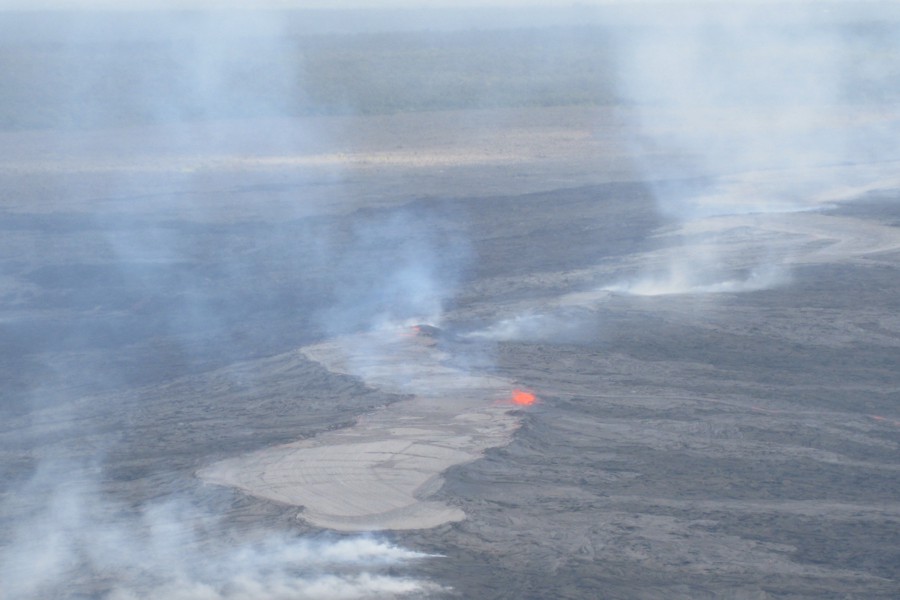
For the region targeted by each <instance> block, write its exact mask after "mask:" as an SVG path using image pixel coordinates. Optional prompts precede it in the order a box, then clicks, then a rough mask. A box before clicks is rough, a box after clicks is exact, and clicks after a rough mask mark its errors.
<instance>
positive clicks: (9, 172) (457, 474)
mask: <svg viewBox="0 0 900 600" xmlns="http://www.w3.org/2000/svg"><path fill="white" fill-rule="evenodd" d="M817 39H818V38H817ZM634 60H637V61H638V64H640V60H641V58H640V57H637V58H634ZM739 62H740V61H739ZM751 62H752V61H751ZM754 64H755V63H754ZM685 75H686V76H688V78H690V77H691V76H695V75H696V71H695V69H693V68H685ZM780 77H782V76H779V78H776V80H769V79H767V78H766V77H763V78H762V79H761V80H760V82H761V83H776V82H777V80H780ZM639 79H640V78H639ZM703 81H706V80H705V79H704V80H703ZM694 83H697V82H696V81H695V82H694ZM645 84H646V82H644V81H642V80H638V81H634V82H632V85H633V86H637V87H642V86H644V85H645ZM701 87H702V86H701ZM632 89H633V88H632ZM804 90H805V93H807V94H808V96H806V97H805V101H806V102H807V103H808V104H810V105H812V106H814V107H816V108H815V109H814V110H813V109H810V110H809V111H807V113H806V115H807V116H806V118H805V120H802V123H801V125H800V126H799V131H795V130H793V129H791V130H790V131H789V132H788V133H785V132H784V131H783V129H779V128H781V127H783V126H784V123H777V122H768V123H766V122H764V123H762V124H761V123H759V122H757V123H751V124H750V125H748V121H747V118H749V117H748V115H747V114H746V113H744V112H742V109H735V108H734V106H730V105H729V110H733V111H736V112H733V113H727V111H725V110H724V109H721V106H720V107H719V109H718V110H721V111H722V112H715V111H712V110H711V109H710V110H704V111H701V112H702V114H701V115H700V116H701V117H702V118H701V119H700V121H698V115H697V113H696V112H695V111H694V110H691V109H689V107H687V105H686V102H685V101H686V100H687V99H686V98H683V97H680V96H678V95H677V94H675V96H666V97H655V100H659V101H660V102H657V103H656V104H653V103H651V104H653V106H652V110H643V109H641V108H639V107H636V106H635V105H633V104H628V103H624V102H623V103H620V104H619V103H613V104H610V105H604V106H590V107H585V106H570V107H560V106H557V107H541V108H537V107H530V108H529V107H526V108H516V109H509V108H504V109H497V108H485V107H480V108H478V109H453V110H449V109H448V110H441V111H425V112H405V113H400V114H393V115H373V116H360V115H332V116H306V117H278V118H260V117H253V118H249V117H246V116H245V117H243V118H241V119H233V120H232V119H225V118H222V117H221V115H214V117H215V118H214V119H213V118H211V119H210V120H207V121H204V122H202V123H200V124H199V125H198V124H196V123H193V122H187V123H167V124H133V125H129V126H118V125H117V126H115V127H112V126H110V127H105V128H92V129H90V130H88V131H79V130H72V129H66V130H56V129H51V130H46V129H44V130H31V129H28V130H22V131H4V132H3V133H0V152H2V162H0V181H2V190H3V207H2V212H0V230H2V237H0V247H2V249H0V256H2V270H0V278H2V279H0V280H2V283H3V295H2V298H0V302H2V305H0V307H2V313H0V336H2V340H3V343H2V346H0V348H2V349H0V352H2V355H0V376H2V380H3V382H4V386H3V403H2V407H0V410H2V417H3V418H2V421H0V422H2V425H0V482H2V483H0V486H2V487H0V557H2V561H0V581H2V582H3V584H2V588H0V598H3V599H4V600H6V599H7V598H8V599H9V600H19V599H20V598H38V597H59V598H108V599H112V600H120V599H126V598H127V599H130V598H184V599H193V598H223V599H224V598H257V599H267V598H272V599H275V598H334V597H348V598H356V597H359V598H369V597H378V598H394V597H424V598H428V597H434V598H442V597H447V598H460V597H461V598H497V599H501V598H504V599H506V598H509V599H513V598H516V599H519V598H534V599H538V598H573V599H574V598H666V599H673V598H691V599H695V598H754V599H756V598H778V599H788V598H790V599H800V598H842V599H843V598H873V599H874V598H885V599H887V598H896V597H897V596H898V595H900V572H898V565H900V544H898V540H900V500H898V498H900V483H898V482H900V477H898V470H900V462H898V460H897V456H898V444H900V408H898V395H900V368H898V366H900V317H898V316H897V315H898V308H900V304H898V303H900V300H898V298H900V277H898V266H900V227H898V225H900V198H898V194H900V181H898V179H900V177H898V176H897V174H896V173H897V170H896V166H897V165H898V164H900V163H898V162H897V160H898V158H900V157H897V156H894V154H893V150H892V148H890V147H889V146H890V145H888V147H887V149H884V148H883V147H882V146H884V137H885V136H887V137H890V135H888V134H889V133H890V132H895V131H896V130H897V125H898V117H897V113H896V106H895V105H894V104H892V103H891V102H887V101H881V102H877V103H873V104H867V105H864V106H860V105H853V106H854V107H855V108H854V109H853V110H848V109H841V110H836V109H834V107H833V106H832V105H830V104H827V103H823V102H821V100H823V98H824V96H825V95H826V91H823V90H821V89H819V88H818V87H817V86H816V85H813V86H812V89H811V90H810V89H808V88H804ZM701 91H702V92H704V93H709V94H712V95H716V93H718V94H721V93H722V90H721V89H719V88H716V87H715V86H711V85H710V84H707V87H706V88H705V89H701ZM739 91H740V92H741V93H743V92H744V91H746V90H743V89H742V90H739ZM827 93H828V94H831V91H830V90H829V91H828V92H827ZM828 97H829V98H830V97H831V96H830V95H829V96H828ZM776 99H777V98H776ZM662 100H665V102H662ZM771 101H772V98H771V97H766V96H765V95H763V97H762V98H759V99H758V104H757V105H754V106H758V105H766V102H771ZM660 104H662V105H663V108H660ZM726 104H727V103H726ZM764 112H765V111H763V113H764ZM760 114H761V113H760V112H758V111H756V110H753V111H751V112H750V115H749V116H752V117H756V118H759V117H760ZM710 121H714V122H715V126H709V127H710V130H711V131H712V133H709V132H706V133H704V134H703V135H700V134H698V133H697V128H698V123H699V122H704V123H707V124H708V123H709V122H710ZM763 121H764V120H763ZM790 125H791V127H794V126H796V122H795V121H791V122H790ZM748 129H749V133H748ZM789 129H790V128H789ZM723 131H725V132H730V133H728V134H727V135H726V134H724V133H723ZM810 131H813V132H816V135H812V136H810V135H808V134H809V132H810ZM873 131H877V132H881V133H880V134H878V135H875V134H873V133H872V132H873ZM823 132H824V133H823ZM885 132H888V133H885ZM826 134H827V135H826ZM769 136H771V137H775V138H777V139H778V140H780V142H779V143H778V144H776V146H777V149H773V148H772V147H771V146H769V145H768V144H767V143H766V142H765V139H766V138H767V137H769ZM826 138H827V140H828V141H834V140H836V139H840V140H841V141H842V142H846V143H841V144H833V145H832V144H825V143H824V142H823V140H825V139H826ZM863 138H864V139H865V140H866V141H867V142H870V143H868V144H866V145H861V144H860V140H861V139H863ZM636 140H637V141H636ZM848 140H849V141H848ZM700 141H702V142H703V143H704V144H707V147H706V148H698V144H699V143H700ZM781 142H786V143H781ZM787 142H789V143H787ZM832 146H840V148H838V149H835V148H833V147H832ZM863 146H864V147H865V149H866V150H865V151H863V149H862V148H863ZM848 148H849V149H850V150H848ZM723 156H725V157H726V158H723ZM698 157H700V158H698ZM798 157H799V158H798ZM659 165H663V166H664V168H660V167H659ZM673 165H674V166H673ZM698 165H699V166H698ZM675 166H678V167H679V168H675ZM682 167H683V168H682ZM416 319H419V320H420V321H421V322H433V323H434V324H435V325H438V326H440V333H438V334H435V336H434V338H433V339H431V340H430V341H429V342H428V343H429V345H430V347H433V349H434V352H436V353H439V356H440V357H441V361H443V362H442V363H441V364H442V365H445V366H447V367H448V368H452V373H465V374H466V376H467V377H488V378H491V381H494V382H496V381H501V382H505V383H503V384H502V385H506V384H507V383H508V385H509V387H510V388H511V389H512V388H513V387H515V388H520V389H525V390H529V391H530V392H533V393H534V394H535V395H536V397H537V402H536V403H535V404H533V405H530V406H524V407H510V408H509V411H508V413H506V414H507V416H508V418H513V419H515V420H516V426H515V430H514V431H513V432H512V434H511V436H510V437H509V439H508V440H504V441H503V443H502V444H499V442H498V444H499V445H496V444H495V445H488V447H487V448H484V449H483V451H482V452H481V454H480V458H477V459H475V460H466V461H462V462H460V463H459V464H455V465H453V466H450V467H449V468H447V470H446V471H444V472H442V473H439V474H436V475H439V478H438V479H435V480H434V481H433V482H432V484H433V485H430V486H428V488H427V490H425V491H422V492H421V494H422V499H425V500H428V501H430V502H434V503H440V504H441V505H442V506H444V507H449V509H450V510H451V511H452V513H453V514H454V515H457V516H458V515H460V514H464V515H465V518H464V519H462V520H459V519H458V518H456V517H454V518H453V519H451V520H449V521H448V522H446V523H443V524H440V525H437V526H435V527H430V528H426V529H416V528H412V529H410V528H398V530H392V529H389V530H386V531H379V532H376V533H365V532H361V533H356V532H353V531H352V530H350V531H344V532H341V533H336V532H333V531H330V530H328V529H327V528H319V527H316V526H314V525H311V524H309V523H308V522H306V521H304V520H303V519H302V518H298V513H301V509H302V508H303V507H301V506H292V505H290V504H287V503H280V502H272V501H269V500H265V499H261V498H259V497H258V496H259V494H257V495H253V494H252V493H248V492H247V491H246V490H238V489H233V488H231V487H227V486H219V485H213V484H210V483H205V482H204V481H202V480H201V479H200V478H198V477H197V474H198V473H199V472H203V470H204V469H207V468H209V466H210V465H214V464H217V463H218V462H220V461H228V460H234V459H239V458H240V457H243V456H248V455H252V453H258V452H264V451H267V449H271V448H273V447H278V446H280V445H284V444H293V443H297V442H300V441H303V442H304V443H310V444H315V443H316V442H315V441H314V440H316V439H331V438H329V437H328V436H332V437H334V436H337V437H340V436H352V435H354V432H355V431H356V430H355V429H354V427H358V426H359V424H360V423H361V422H362V421H363V420H365V419H367V418H369V419H371V418H372V417H371V415H374V414H382V415H383V414H389V415H394V414H398V415H399V416H398V417H397V418H398V419H402V414H401V413H400V412H396V413H385V412H384V411H388V410H395V411H402V409H403V407H404V406H406V405H405V404H404V402H410V401H411V398H412V397H413V396H416V395H421V394H422V391H421V388H422V386H425V388H426V389H427V381H428V379H427V377H426V376H423V375H422V374H421V373H417V375H416V389H415V390H412V391H407V392H404V388H403V386H402V385H399V384H398V385H382V384H380V383H378V382H380V381H382V380H383V375H381V374H379V377H381V379H378V378H368V379H367V377H366V376H365V375H364V373H363V371H364V370H363V369H360V370H359V371H358V372H355V371H354V370H353V369H352V368H349V367H348V368H341V369H336V368H334V367H333V364H331V363H328V364H326V361H323V362H317V361H315V360H313V358H311V356H314V355H315V353H311V352H310V351H309V350H306V351H303V350H302V349H304V348H306V349H308V348H316V347H322V345H323V344H329V343H331V341H332V340H336V339H344V340H346V339H351V340H352V339H357V340H359V339H362V338H359V337H356V338H354V336H359V335H361V334H364V335H367V336H371V335H373V334H372V332H373V331H375V332H377V331H378V330H379V328H385V327H406V326H407V325H409V324H412V323H415V322H419V321H417V320H416ZM375 335H377V333H376V334H375ZM372 353H376V358H377V347H376V348H375V349H374V350H372V351H371V352H368V354H372ZM409 360H410V361H413V362H415V360H417V359H409ZM427 366H428V368H433V366H432V365H430V363H429V365H427ZM329 367H331V368H329ZM444 374H446V372H445V373H444ZM440 385H441V386H444V387H442V388H441V389H442V390H443V391H442V392H441V393H442V394H450V393H456V391H455V390H456V388H453V386H452V384H448V383H447V382H446V381H442V383H441V384H440ZM492 385H493V384H492ZM498 385H499V384H498ZM460 389H462V388H460ZM447 390H449V391H447ZM441 397H442V398H443V397H444V396H441ZM475 400H477V399H475ZM494 400H495V399H493V398H485V404H487V405H490V404H491V402H493V401H494ZM472 401H473V398H466V402H468V403H472ZM476 404H477V402H476ZM367 416H368V417H367ZM392 418H393V417H392ZM330 468H332V467H331V466H329V465H328V464H325V465H324V466H322V473H324V475H325V476H326V477H327V476H328V474H329V472H330V471H329V469H330ZM341 473H343V472H342V471H341ZM351 529H352V528H351ZM362 529H365V528H362Z"/></svg>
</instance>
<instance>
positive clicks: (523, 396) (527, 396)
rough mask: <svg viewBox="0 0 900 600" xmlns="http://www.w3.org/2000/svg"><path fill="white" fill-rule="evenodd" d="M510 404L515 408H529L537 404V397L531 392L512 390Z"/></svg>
mask: <svg viewBox="0 0 900 600" xmlns="http://www.w3.org/2000/svg"><path fill="white" fill-rule="evenodd" d="M512 402H513V404H515V405H517V406H531V405H532V404H534V403H535V402H537V397H536V396H535V395H534V394H532V393H531V392H526V391H525V390H513V392H512Z"/></svg>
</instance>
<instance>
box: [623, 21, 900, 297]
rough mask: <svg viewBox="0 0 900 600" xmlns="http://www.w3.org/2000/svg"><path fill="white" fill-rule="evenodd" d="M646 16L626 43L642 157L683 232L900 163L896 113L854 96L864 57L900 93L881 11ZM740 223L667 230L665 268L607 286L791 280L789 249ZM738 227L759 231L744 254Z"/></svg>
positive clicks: (839, 193) (863, 183)
mask: <svg viewBox="0 0 900 600" xmlns="http://www.w3.org/2000/svg"><path fill="white" fill-rule="evenodd" d="M647 17H648V19H647V20H645V21H644V22H643V23H642V24H641V26H639V27H637V28H635V30H634V31H630V32H629V33H630V35H629V36H624V35H622V36H620V38H619V39H620V42H621V43H620V44H619V46H618V47H619V50H620V59H621V65H620V67H621V68H620V71H619V74H620V81H621V84H622V92H623V95H624V96H626V97H627V98H628V99H629V100H630V101H631V102H632V103H633V106H634V107H635V115H636V116H635V125H636V128H637V130H638V132H639V135H638V137H637V138H636V146H635V159H636V161H637V162H638V164H640V165H641V167H642V168H643V171H644V175H645V179H646V180H647V181H648V182H650V185H651V186H652V187H653V189H654V192H655V195H656V198H657V201H658V207H659V211H660V213H661V214H662V215H664V216H666V217H668V218H670V219H672V220H673V222H674V223H675V225H674V226H675V227H676V228H678V227H680V228H681V229H682V230H687V229H690V227H691V226H692V225H693V224H694V223H697V222H700V221H704V220H706V222H707V223H709V224H714V223H715V219H716V218H717V217H723V216H729V215H732V216H733V215H747V216H751V215H763V214H764V215H778V214H785V213H790V212H797V211H808V210H818V209H821V208H824V207H827V206H828V205H829V204H830V203H831V202H833V201H834V200H840V199H845V198H846V197H847V192H848V191H850V190H854V189H855V190H857V191H860V190H862V191H864V190H866V189H871V188H872V187H873V186H877V182H879V181H881V180H883V179H884V177H885V174H886V173H888V172H890V171H892V170H893V169H894V164H895V163H893V162H892V161H896V160H897V158H898V155H897V152H896V150H895V149H894V148H892V147H891V145H890V144H887V143H886V140H887V138H889V137H893V134H894V133H896V131H897V125H898V120H897V119H896V117H890V116H889V115H886V114H885V113H884V110H883V106H882V107H876V106H874V105H873V104H870V103H869V102H868V101H866V102H863V101H861V100H860V99H859V98H855V97H854V94H858V92H857V91H856V90H857V88H860V87H862V84H861V83H860V76H858V75H857V74H855V73H854V72H853V70H854V67H853V66H852V65H853V64H854V63H857V62H858V63H860V64H866V65H869V67H870V68H871V69H874V72H871V73H868V74H867V75H866V77H867V78H868V80H867V81H866V84H867V85H869V86H870V87H871V88H872V89H873V90H874V91H875V92H876V93H877V94H878V95H880V96H890V95H891V94H895V92H896V90H895V83H894V82H893V81H892V78H891V77H890V73H891V72H892V71H891V69H894V70H896V65H890V64H887V63H886V61H885V60H884V59H883V58H879V57H880V56H881V55H883V54H885V53H889V52H891V51H892V50H894V49H895V47H896V41H892V40H890V38H885V39H883V40H881V39H878V36H877V35H876V34H874V33H872V32H871V31H867V30H866V28H867V27H869V28H871V25H872V23H877V22H878V21H877V17H876V16H875V15H872V14H870V13H868V12H866V11H863V12H862V13H858V14H857V13H852V12H850V11H835V13H834V14H830V13H828V12H827V11H822V10H820V9H819V8H818V7H817V6H816V5H815V4H811V3H810V4H808V5H802V6H801V5H794V6H792V7H790V8H789V9H786V10H785V11H784V12H783V13H782V12H780V13H779V14H778V15H773V14H771V10H770V9H769V8H768V7H764V8H760V7H754V6H752V5H748V4H740V5H735V6H729V7H728V8H727V9H724V7H719V6H716V5H714V4H711V3H710V4H696V5H685V6H682V7H679V10H678V11H677V13H676V12H674V11H662V12H660V13H659V14H657V15H655V16H651V15H649V14H648V15H647ZM895 25H896V24H894V25H893V27H894V30H895V29H896V26H895ZM888 27H889V28H890V27H891V26H888ZM892 86H893V87H892ZM874 104H878V102H877V101H876V102H875V103H874ZM876 123H878V124H879V125H880V127H879V126H875V124H876ZM879 161H881V162H884V164H883V165H882V166H881V168H880V169H875V170H873V169H872V165H873V163H876V162H879ZM865 163H868V165H866V164H865ZM895 179H896V177H895ZM723 223H724V221H723ZM729 223H730V224H731V226H732V229H727V228H725V227H723V228H722V229H721V230H720V231H719V239H718V240H713V241H712V242H710V241H709V240H708V239H706V238H704V237H701V236H697V235H681V236H680V237H679V236H669V237H668V238H667V241H669V242H671V243H672V244H671V246H670V248H671V249H670V251H669V253H668V257H667V258H666V262H667V265H665V266H663V267H661V266H660V265H659V261H658V260H649V261H647V262H648V264H647V265H646V266H645V267H644V268H643V269H642V270H643V271H645V272H643V273H639V274H637V275H635V276H634V277H633V278H631V279H628V280H626V281H620V282H617V283H614V284H613V285H610V286H608V287H607V288H606V289H609V290H613V291H621V292H626V293H632V294H640V295H658V294H682V293H698V294H708V293H719V292H742V291H755V290H760V289H765V288H768V287H772V286H777V285H782V284H784V283H786V282H787V281H789V280H790V269H789V264H788V263H789V261H790V259H791V256H790V255H789V254H785V253H784V251H783V248H781V249H778V248H775V247H773V246H771V245H769V244H768V242H767V241H766V240H764V239H762V238H763V237H764V232H759V231H755V232H753V231H752V232H750V234H749V236H748V235H747V232H746V231H743V230H737V229H735V228H734V224H733V222H729ZM748 223H749V224H750V225H751V226H752V221H749V220H748ZM705 229H706V231H709V227H706V228H705ZM735 232H737V233H735ZM735 235H744V236H747V237H748V238H749V239H747V240H741V241H740V243H745V244H746V247H745V250H744V251H740V250H737V251H736V248H738V247H739V244H736V243H735V241H736V240H735ZM754 237H755V239H753V238H754ZM654 259H658V257H654Z"/></svg>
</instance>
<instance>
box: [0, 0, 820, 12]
mask: <svg viewBox="0 0 900 600" xmlns="http://www.w3.org/2000/svg"><path fill="white" fill-rule="evenodd" d="M738 1H739V2H740V3H742V4H750V3H758V2H759V1H764V0H756V1H755V0H738ZM809 1H812V0H809ZM805 2H806V0H794V1H793V2H790V3H792V4H796V3H805ZM642 3H643V4H646V3H651V4H673V3H684V0H457V1H453V0H0V10H45V9H89V8H104V9H119V10H127V9H146V8H242V9H249V8H429V7H448V8H461V7H469V6H471V7H476V6H482V7H498V6H508V7H510V8H514V7H524V6H561V7H563V6H565V7H572V6H576V5H582V6H585V5H588V6H596V5H610V4H612V5H615V4H619V5H628V4H642ZM694 3H697V4H701V3H715V0H694Z"/></svg>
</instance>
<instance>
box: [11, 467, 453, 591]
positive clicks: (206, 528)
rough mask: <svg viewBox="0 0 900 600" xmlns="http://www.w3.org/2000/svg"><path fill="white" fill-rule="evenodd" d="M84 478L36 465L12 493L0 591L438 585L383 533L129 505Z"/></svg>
mask: <svg viewBox="0 0 900 600" xmlns="http://www.w3.org/2000/svg"><path fill="white" fill-rule="evenodd" d="M95 477H96V476H95V475H93V474H91V473H89V472H87V471H85V470H84V469H80V468H77V467H76V468H73V466H72V465H65V466H64V467H62V466H61V467H60V468H58V469H57V468H51V467H50V466H49V465H47V464H44V465H42V467H41V470H40V472H39V473H38V474H37V475H36V477H35V478H33V479H32V481H31V482H30V483H29V484H28V486H27V487H26V488H24V489H22V490H20V491H19V494H18V499H17V502H20V503H22V502H30V503H32V505H31V506H28V508H27V512H28V513H29V516H28V517H27V518H23V519H21V520H20V522H19V524H18V527H17V529H16V532H15V535H14V538H13V540H12V543H10V544H8V545H6V546H5V547H4V548H3V549H2V550H0V579H2V581H3V588H2V591H0V598H3V599H4V600H25V599H31V598H38V597H43V598H47V597H54V598H83V597H91V598H104V599H107V600H132V599H138V598H140V599H157V598H158V599H160V600H162V599H173V598H177V599H179V600H220V599H221V600H245V599H246V600H250V599H253V600H297V599H304V598H317V599H318V598H346V599H353V598H401V597H407V596H409V595H412V594H416V596H417V597H421V596H423V595H426V594H428V593H430V592H435V591H437V590H438V588H437V587H436V586H434V585H433V584H430V583H428V582H425V581H422V580H420V579H416V578H413V577H409V576H404V575H400V574H397V571H398V569H399V570H403V569H405V568H408V567H410V566H411V565H413V564H414V563H415V562H416V561H420V560H422V559H425V558H427V555H425V554H421V553H418V552H413V551H410V550H406V549H403V548H400V547H398V546H395V545H393V544H391V543H390V542H388V541H385V540H381V539H377V538H374V537H347V538H336V537H331V538H328V537H319V538H314V539H311V538H303V537H298V536H296V535H290V534H288V533H275V532H266V531H263V530H257V531H250V532H247V531H238V530H237V529H236V528H235V526H234V525H230V524H228V523H226V522H223V521H222V519H221V518H219V517H217V516H215V515H212V514H210V513H209V512H208V511H207V510H204V509H202V508H200V507H198V506H196V505H194V504H192V503H188V502H186V501H178V500H174V499H173V500H167V501H164V502H161V503H155V504H150V505H147V506H145V507H144V508H142V509H137V510H136V509H133V508H130V507H128V506H127V505H124V504H122V503H120V502H115V501H113V500H111V499H110V498H108V497H105V496H104V495H103V494H102V493H100V491H99V490H98V489H97V487H96V484H95V482H94V481H93V480H94V479H95ZM10 508H11V507H9V506H5V507H4V511H5V512H6V511H8V510H9V509H10Z"/></svg>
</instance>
